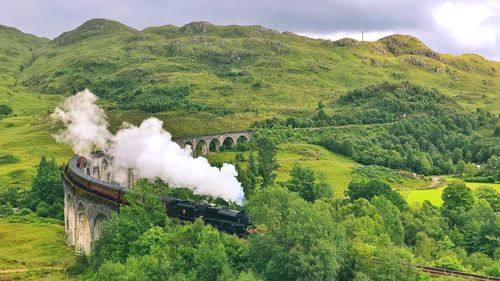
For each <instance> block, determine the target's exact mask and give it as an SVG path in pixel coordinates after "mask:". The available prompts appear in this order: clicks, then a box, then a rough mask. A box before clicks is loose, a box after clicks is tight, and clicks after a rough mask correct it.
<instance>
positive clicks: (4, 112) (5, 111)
mask: <svg viewBox="0 0 500 281" xmlns="http://www.w3.org/2000/svg"><path fill="white" fill-rule="evenodd" d="M11 114H12V108H10V107H8V106H6V105H5V104H0V118H2V117H4V116H8V115H11Z"/></svg>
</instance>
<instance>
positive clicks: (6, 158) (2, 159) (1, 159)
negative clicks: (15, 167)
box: [0, 154, 19, 165]
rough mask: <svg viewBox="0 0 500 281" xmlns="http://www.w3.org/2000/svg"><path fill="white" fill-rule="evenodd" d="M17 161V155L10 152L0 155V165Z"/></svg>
mask: <svg viewBox="0 0 500 281" xmlns="http://www.w3.org/2000/svg"><path fill="white" fill-rule="evenodd" d="M17 162H19V157H17V156H14V155H11V154H6V155H2V156H0V165H6V164H15V163H17Z"/></svg>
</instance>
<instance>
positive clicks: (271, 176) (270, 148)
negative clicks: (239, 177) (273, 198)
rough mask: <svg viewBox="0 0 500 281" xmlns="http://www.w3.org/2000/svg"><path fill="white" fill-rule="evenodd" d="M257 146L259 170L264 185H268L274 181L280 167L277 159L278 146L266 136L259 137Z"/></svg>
mask: <svg viewBox="0 0 500 281" xmlns="http://www.w3.org/2000/svg"><path fill="white" fill-rule="evenodd" d="M255 146H256V149H257V152H258V154H257V157H258V160H259V166H258V170H259V175H260V176H261V177H262V187H268V186H270V185H272V184H273V183H274V180H275V179H276V170H277V169H278V167H279V165H278V161H277V160H276V146H275V145H274V143H273V142H272V141H271V140H270V139H269V138H265V137H260V138H258V139H257V142H256V143H255Z"/></svg>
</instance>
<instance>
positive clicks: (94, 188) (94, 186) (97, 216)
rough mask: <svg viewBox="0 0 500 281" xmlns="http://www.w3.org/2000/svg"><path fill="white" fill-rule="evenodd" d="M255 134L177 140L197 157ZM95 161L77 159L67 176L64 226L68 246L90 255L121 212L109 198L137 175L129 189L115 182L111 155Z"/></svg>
mask: <svg viewBox="0 0 500 281" xmlns="http://www.w3.org/2000/svg"><path fill="white" fill-rule="evenodd" d="M253 134H254V133H253V132H232V133H224V134H219V135H209V136H193V137H188V138H178V139H174V141H175V142H176V143H178V144H179V145H180V146H181V147H185V146H186V145H190V146H191V147H193V156H196V154H197V155H207V154H208V152H209V151H219V148H220V147H221V146H222V145H227V146H234V145H236V143H238V142H248V141H250V139H251V138H252V136H253ZM94 156H95V157H93V159H85V161H82V160H81V158H80V157H73V158H72V159H71V160H70V161H69V162H68V164H67V166H66V167H65V170H64V172H63V184H64V225H65V233H66V241H67V243H68V245H71V246H75V248H82V249H83V250H84V251H85V253H87V254H88V253H90V251H91V249H92V243H93V241H95V240H97V239H98V238H99V235H100V233H101V227H102V223H103V222H104V221H105V220H107V219H109V218H110V217H111V215H112V214H113V213H114V212H117V211H118V210H119V207H120V203H119V202H117V200H113V198H112V196H109V194H118V193H122V192H123V190H125V189H127V188H128V187H130V186H132V181H133V175H132V174H131V173H130V174H129V182H128V183H127V185H128V187H125V186H121V185H119V184H118V183H115V182H114V178H113V174H112V172H111V167H112V165H113V159H112V158H111V157H110V156H109V155H105V154H102V153H101V154H95V155H94Z"/></svg>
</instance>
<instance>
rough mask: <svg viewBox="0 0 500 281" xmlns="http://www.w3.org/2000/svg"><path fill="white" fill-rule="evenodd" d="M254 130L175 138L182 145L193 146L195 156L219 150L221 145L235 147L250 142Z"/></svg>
mask: <svg viewBox="0 0 500 281" xmlns="http://www.w3.org/2000/svg"><path fill="white" fill-rule="evenodd" d="M253 134H254V132H249V131H242V132H231V133H223V134H218V135H208V136H192V137H186V138H173V139H172V140H173V141H175V142H176V143H178V144H179V145H180V146H181V147H186V146H187V145H189V146H191V149H192V150H193V156H200V155H201V156H203V155H207V154H208V152H209V151H212V152H216V151H219V149H220V147H221V146H223V145H224V146H229V147H233V146H235V145H236V144H237V143H240V142H249V141H250V140H251V138H252V136H253Z"/></svg>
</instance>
